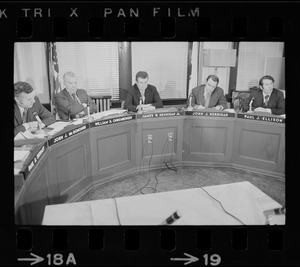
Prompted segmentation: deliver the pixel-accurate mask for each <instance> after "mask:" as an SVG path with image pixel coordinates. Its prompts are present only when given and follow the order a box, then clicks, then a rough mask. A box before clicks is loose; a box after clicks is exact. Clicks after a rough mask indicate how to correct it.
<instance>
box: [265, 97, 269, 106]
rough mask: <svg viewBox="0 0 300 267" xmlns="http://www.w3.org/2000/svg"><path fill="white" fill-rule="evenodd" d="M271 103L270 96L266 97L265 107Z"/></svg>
mask: <svg viewBox="0 0 300 267" xmlns="http://www.w3.org/2000/svg"><path fill="white" fill-rule="evenodd" d="M268 103H269V95H266V96H265V106H267V105H268Z"/></svg>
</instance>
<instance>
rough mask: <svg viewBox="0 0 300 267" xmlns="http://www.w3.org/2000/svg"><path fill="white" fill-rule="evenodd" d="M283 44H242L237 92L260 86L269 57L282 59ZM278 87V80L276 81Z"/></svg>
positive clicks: (240, 47)
mask: <svg viewBox="0 0 300 267" xmlns="http://www.w3.org/2000/svg"><path fill="white" fill-rule="evenodd" d="M283 49H284V43H283V42H240V44H239V56H238V58H239V60H238V72H237V85H236V90H239V91H245V90H249V89H250V88H251V87H253V86H258V81H259V79H260V78H261V77H262V76H264V75H265V74H267V73H264V69H265V60H266V58H267V57H282V56H283ZM275 87H276V80H275Z"/></svg>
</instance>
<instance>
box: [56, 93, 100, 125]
mask: <svg viewBox="0 0 300 267" xmlns="http://www.w3.org/2000/svg"><path fill="white" fill-rule="evenodd" d="M76 95H77V97H78V98H79V100H80V101H81V103H86V104H87V103H88V104H89V106H90V113H91V114H92V113H94V112H97V107H96V104H95V102H94V101H93V100H92V99H91V98H90V97H89V96H88V94H87V93H86V91H85V90H83V89H77V91H76ZM54 101H55V105H56V109H57V112H58V116H59V117H60V118H61V119H62V120H68V119H69V117H70V115H74V116H76V114H78V113H79V112H81V111H84V112H85V114H87V108H85V107H84V106H83V105H81V104H78V103H75V101H74V99H73V97H72V96H71V95H70V93H69V92H68V91H67V89H66V88H65V89H63V90H62V91H61V92H59V93H57V94H56V95H55V96H54Z"/></svg>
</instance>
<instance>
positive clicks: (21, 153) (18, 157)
mask: <svg viewBox="0 0 300 267" xmlns="http://www.w3.org/2000/svg"><path fill="white" fill-rule="evenodd" d="M29 154H30V152H29V151H28V150H14V162H16V161H25V160H26V159H27V157H28V156H29Z"/></svg>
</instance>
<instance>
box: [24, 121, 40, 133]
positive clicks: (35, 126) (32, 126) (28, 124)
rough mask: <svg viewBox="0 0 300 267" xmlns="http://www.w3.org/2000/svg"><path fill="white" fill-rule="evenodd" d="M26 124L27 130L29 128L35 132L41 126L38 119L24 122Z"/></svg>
mask: <svg viewBox="0 0 300 267" xmlns="http://www.w3.org/2000/svg"><path fill="white" fill-rule="evenodd" d="M24 126H25V128H26V130H28V131H30V132H34V131H36V130H37V129H38V128H39V123H38V122H37V121H30V122H26V123H24Z"/></svg>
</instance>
